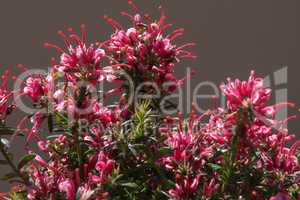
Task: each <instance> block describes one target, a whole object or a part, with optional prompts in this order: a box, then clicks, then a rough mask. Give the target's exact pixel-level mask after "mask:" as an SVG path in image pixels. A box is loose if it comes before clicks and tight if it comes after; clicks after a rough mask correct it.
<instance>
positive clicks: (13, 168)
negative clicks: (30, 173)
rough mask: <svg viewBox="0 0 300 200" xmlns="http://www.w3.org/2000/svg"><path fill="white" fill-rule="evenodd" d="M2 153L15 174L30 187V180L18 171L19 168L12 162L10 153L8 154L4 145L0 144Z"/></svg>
mask: <svg viewBox="0 0 300 200" xmlns="http://www.w3.org/2000/svg"><path fill="white" fill-rule="evenodd" d="M0 151H1V153H2V155H3V157H4V158H5V160H6V162H7V164H8V165H9V166H10V168H11V169H12V170H13V172H14V173H15V174H16V175H17V176H18V177H20V178H21V179H22V180H23V181H24V183H25V184H26V185H29V182H28V180H27V179H26V178H25V177H24V176H23V175H22V174H21V172H20V171H19V170H18V168H17V167H16V166H15V164H14V163H13V162H12V160H11V159H10V157H9V155H8V153H7V152H6V150H5V149H4V146H3V144H2V143H1V142H0Z"/></svg>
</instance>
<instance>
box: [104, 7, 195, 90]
mask: <svg viewBox="0 0 300 200" xmlns="http://www.w3.org/2000/svg"><path fill="white" fill-rule="evenodd" d="M131 5H133V4H132V2H131ZM134 11H135V12H137V8H136V7H134ZM122 15H124V16H127V17H129V19H130V20H131V21H132V23H133V27H131V28H128V29H127V30H124V29H123V28H122V26H121V25H119V24H118V23H117V22H116V21H114V20H113V19H111V18H109V17H105V19H106V20H107V22H108V23H109V24H111V25H112V26H113V27H114V28H115V29H116V32H115V33H114V34H113V35H112V36H111V39H110V40H108V41H107V42H105V43H104V44H103V46H105V49H107V51H108V54H110V55H111V57H112V58H113V59H112V62H113V66H115V67H116V68H119V69H120V68H121V69H123V70H125V71H126V72H129V74H131V76H132V78H133V79H135V80H136V81H138V82H139V81H150V82H155V83H157V84H158V86H159V87H160V89H161V91H163V92H166V93H169V92H172V91H173V90H174V89H176V87H177V86H178V85H180V84H182V82H183V81H184V78H183V79H180V80H177V79H176V78H175V74H174V67H175V64H176V63H178V62H180V60H181V59H183V58H194V57H195V56H194V55H193V54H192V53H191V52H189V51H187V50H185V48H187V47H190V46H194V43H188V44H185V45H182V46H177V45H176V44H175V43H174V40H175V39H176V38H177V37H179V36H181V35H183V32H184V29H176V30H174V31H173V32H171V33H169V34H166V29H168V28H169V27H170V26H171V24H168V23H166V16H165V14H164V12H163V11H162V12H161V17H160V19H159V20H158V21H157V22H151V21H150V19H149V16H148V15H146V16H145V17H143V16H142V15H140V14H136V15H134V16H131V15H130V14H128V13H126V12H122ZM144 18H145V21H147V20H148V21H149V22H144ZM141 75H142V76H141ZM165 83H167V84H165ZM164 84H165V85H164Z"/></svg>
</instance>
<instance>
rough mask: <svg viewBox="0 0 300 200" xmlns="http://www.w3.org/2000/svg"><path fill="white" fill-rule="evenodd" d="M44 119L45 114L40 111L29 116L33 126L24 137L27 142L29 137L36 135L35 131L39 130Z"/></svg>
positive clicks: (29, 139)
mask: <svg viewBox="0 0 300 200" xmlns="http://www.w3.org/2000/svg"><path fill="white" fill-rule="evenodd" d="M44 120H45V115H44V114H43V113H41V112H37V113H35V114H34V115H33V116H32V117H31V122H32V124H33V126H32V128H31V130H30V131H29V133H28V136H27V139H26V142H27V143H28V142H29V141H31V139H32V138H33V137H35V136H37V133H38V132H39V129H40V128H41V126H42V123H43V121H44Z"/></svg>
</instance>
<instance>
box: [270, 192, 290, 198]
mask: <svg viewBox="0 0 300 200" xmlns="http://www.w3.org/2000/svg"><path fill="white" fill-rule="evenodd" d="M270 200H290V198H289V196H288V195H287V194H285V193H282V192H279V193H278V194H277V195H276V196H272V197H271V198H270Z"/></svg>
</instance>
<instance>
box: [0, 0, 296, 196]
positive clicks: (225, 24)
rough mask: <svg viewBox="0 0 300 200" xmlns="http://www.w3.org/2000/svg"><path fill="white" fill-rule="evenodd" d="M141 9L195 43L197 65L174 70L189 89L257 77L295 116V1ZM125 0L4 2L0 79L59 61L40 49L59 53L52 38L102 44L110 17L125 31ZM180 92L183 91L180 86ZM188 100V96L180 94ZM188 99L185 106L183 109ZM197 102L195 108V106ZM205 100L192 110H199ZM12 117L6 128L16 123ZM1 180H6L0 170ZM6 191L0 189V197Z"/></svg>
mask: <svg viewBox="0 0 300 200" xmlns="http://www.w3.org/2000/svg"><path fill="white" fill-rule="evenodd" d="M135 2H136V4H137V5H138V6H139V7H140V9H141V10H142V11H144V12H146V13H149V14H150V15H151V16H153V18H157V17H159V11H158V6H159V5H163V7H164V9H165V11H166V14H167V17H168V21H169V22H170V23H172V24H174V27H183V28H185V30H186V34H185V36H184V37H182V38H181V39H180V40H178V43H179V44H180V42H182V41H187V42H195V43H197V46H196V47H195V48H193V51H194V52H195V54H196V55H197V56H198V59H196V60H191V61H188V62H184V63H182V64H181V65H180V66H178V67H177V70H178V76H179V77H180V76H182V75H184V74H185V67H193V68H195V69H196V71H197V73H196V75H195V76H194V77H193V79H192V81H191V85H192V87H191V89H193V88H195V86H196V85H197V84H199V83H200V82H203V81H209V82H212V83H214V84H217V85H218V84H219V83H221V82H223V81H225V80H226V78H227V77H232V78H240V79H245V78H247V77H248V74H249V72H250V70H252V69H253V70H255V71H256V73H257V74H259V75H261V76H262V77H269V80H270V82H269V83H270V85H271V87H272V88H273V89H274V90H275V91H279V90H285V91H287V92H288V99H289V100H290V101H292V102H294V103H296V108H295V109H294V110H292V111H290V114H297V112H298V111H297V110H298V108H299V103H300V98H299V94H298V90H299V82H300V79H299V78H298V76H299V72H300V38H299V36H300V12H299V9H300V1H298V0H286V1H281V0H264V1H262V0H251V1H250V0H248V1H246V0H244V1H240V0H193V1H182V0H172V1H170V0H155V1H154V0H136V1H135ZM128 9H129V6H128V5H127V1H126V0H101V1H100V0H89V1H79V0H51V1H39V0H27V1H18V0H10V1H2V2H1V6H0V24H1V32H0V72H3V71H4V70H6V69H10V70H12V71H13V72H14V73H16V74H18V73H19V70H17V68H16V67H15V65H16V64H18V63H22V64H25V65H26V66H28V67H29V68H39V69H47V67H48V66H49V65H50V58H51V57H52V56H56V57H57V54H56V52H55V51H54V50H51V49H50V50H49V49H44V48H43V43H44V42H46V41H47V42H51V43H55V44H59V45H63V41H62V40H61V39H60V38H59V37H58V36H57V34H56V32H57V30H66V29H67V28H68V27H73V28H74V29H77V30H78V31H79V27H80V24H82V23H84V24H86V26H87V30H88V40H89V41H91V42H94V41H104V40H106V39H107V38H108V37H109V35H110V34H111V33H112V31H113V30H112V28H111V27H110V26H109V25H107V24H106V23H105V22H104V20H103V15H104V14H106V15H109V16H112V17H114V18H115V19H117V20H118V21H120V22H122V23H125V24H128V25H129V22H128V20H127V19H125V18H124V17H121V16H120V15H119V13H120V11H124V10H128ZM284 67H288V68H287V77H288V78H287V81H283V82H280V84H278V81H276V80H275V81H274V79H275V78H274V77H276V75H274V72H275V74H276V72H278V70H281V69H283V68H284ZM183 88H185V86H183ZM184 91H185V93H187V90H186V89H184ZM212 92H213V91H212V88H210V87H204V86H203V87H201V88H200V89H199V90H198V94H211V93H212ZM191 101H192V100H191V99H184V105H187V104H188V103H190V102H191ZM199 101H200V100H199ZM209 101H210V100H203V102H201V101H200V102H197V103H198V104H201V105H203V106H201V107H202V108H206V106H207V107H208V106H209V105H210V104H211V102H209ZM18 115H21V113H17V114H16V115H15V116H13V117H12V118H11V119H10V120H11V123H13V122H16V120H17V119H19V118H17V116H18ZM288 127H289V130H290V132H291V133H293V134H296V135H297V137H298V138H299V137H300V134H299V133H298V132H299V131H300V125H299V119H296V120H294V121H291V122H290V123H289V126H288ZM22 142H23V139H18V140H17V141H15V142H14V143H13V144H12V148H13V151H14V153H15V154H16V159H18V158H19V157H20V155H22V152H23V151H24V149H23V148H22ZM0 168H1V170H0V175H3V174H5V172H7V169H6V167H3V166H0ZM7 190H8V185H7V184H6V183H4V182H1V181H0V191H7Z"/></svg>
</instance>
